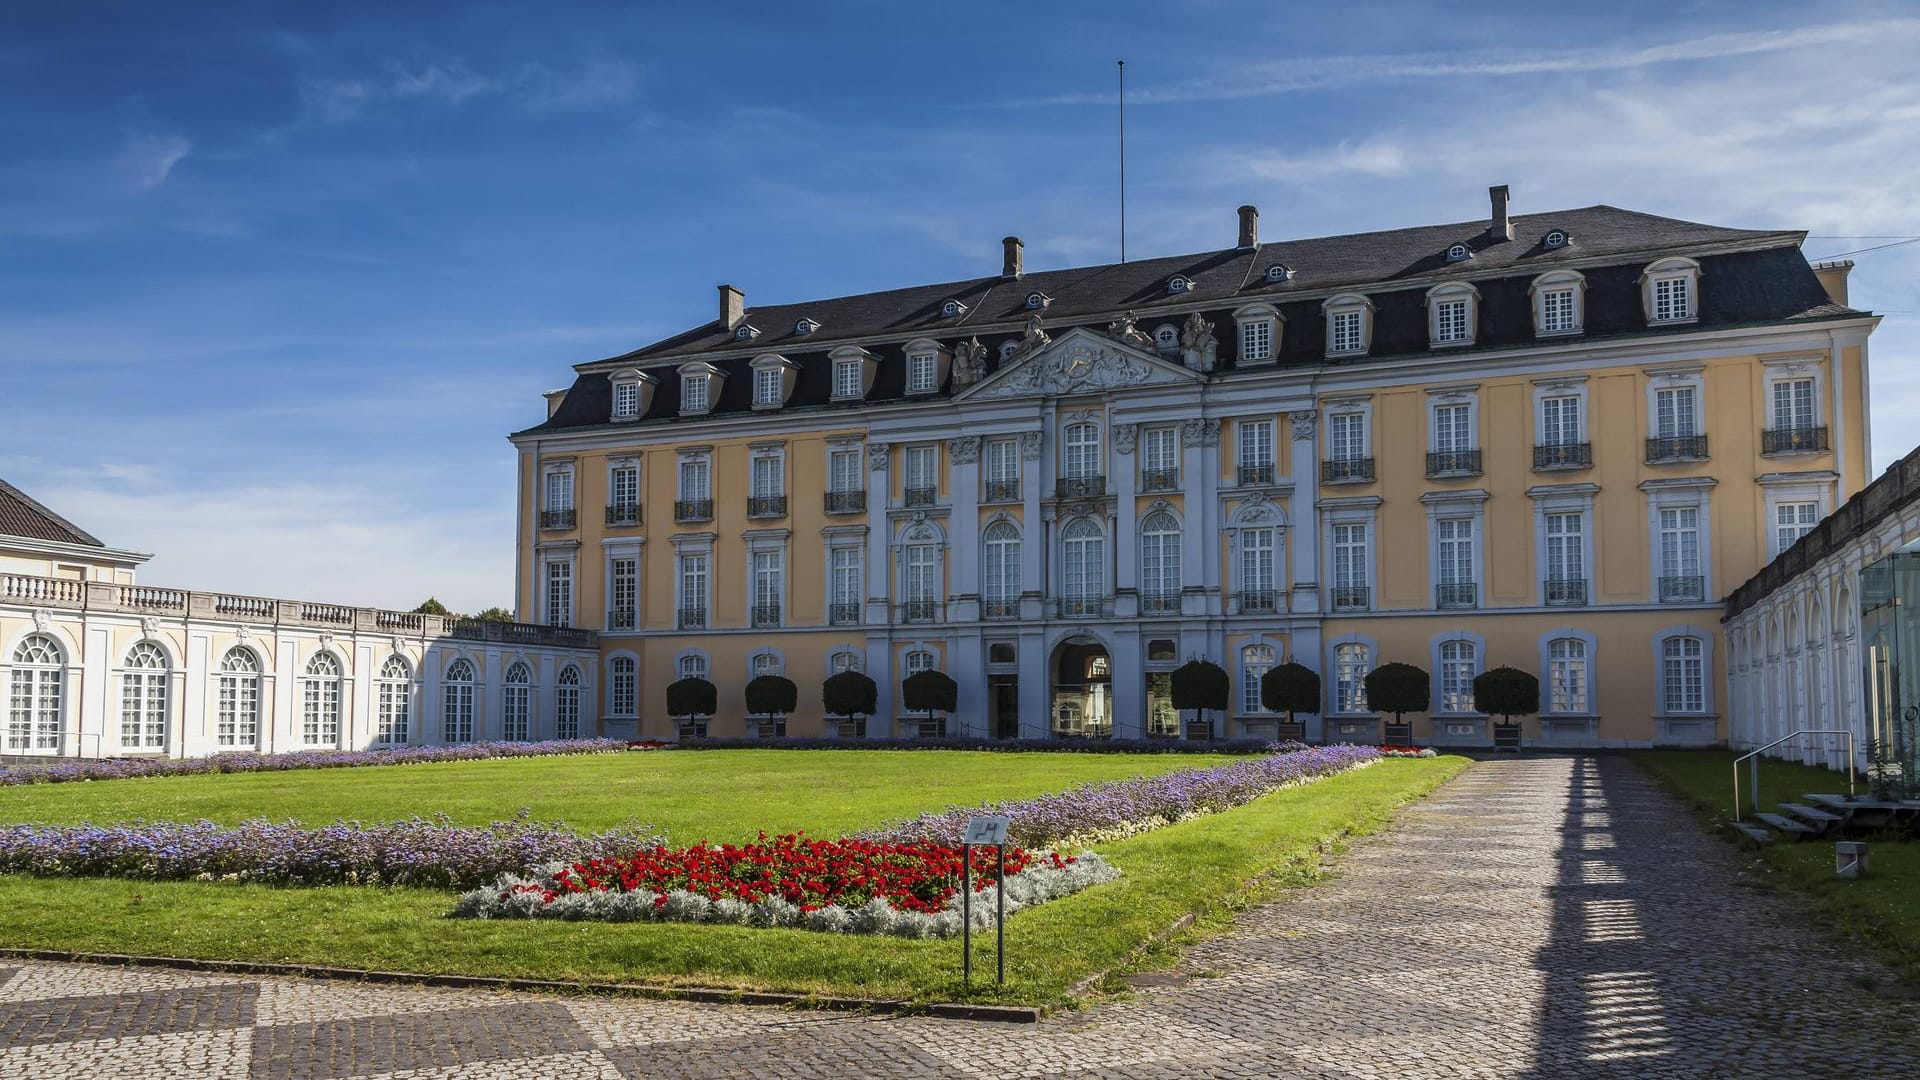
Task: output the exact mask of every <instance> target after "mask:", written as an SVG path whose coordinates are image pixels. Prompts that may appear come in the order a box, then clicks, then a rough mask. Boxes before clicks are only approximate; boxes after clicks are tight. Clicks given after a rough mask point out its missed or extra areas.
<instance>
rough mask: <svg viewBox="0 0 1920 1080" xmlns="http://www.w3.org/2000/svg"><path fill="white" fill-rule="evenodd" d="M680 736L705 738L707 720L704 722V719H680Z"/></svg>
mask: <svg viewBox="0 0 1920 1080" xmlns="http://www.w3.org/2000/svg"><path fill="white" fill-rule="evenodd" d="M680 737H681V738H683V739H704V738H706V737H707V722H706V721H705V720H682V721H680Z"/></svg>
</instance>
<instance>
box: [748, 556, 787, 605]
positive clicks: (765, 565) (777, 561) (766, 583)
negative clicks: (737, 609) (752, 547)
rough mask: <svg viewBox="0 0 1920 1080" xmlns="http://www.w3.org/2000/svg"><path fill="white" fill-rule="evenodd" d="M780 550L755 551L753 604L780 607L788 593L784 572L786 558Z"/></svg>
mask: <svg viewBox="0 0 1920 1080" xmlns="http://www.w3.org/2000/svg"><path fill="white" fill-rule="evenodd" d="M782 555H783V553H782V552H778V551H756V552H754V553H753V606H754V607H755V608H760V609H766V608H773V609H776V610H777V609H778V608H779V607H780V601H781V599H782V598H783V597H784V596H785V595H786V589H785V587H784V578H785V574H784V573H783V570H784V567H785V562H786V560H785V559H784V558H783V557H782Z"/></svg>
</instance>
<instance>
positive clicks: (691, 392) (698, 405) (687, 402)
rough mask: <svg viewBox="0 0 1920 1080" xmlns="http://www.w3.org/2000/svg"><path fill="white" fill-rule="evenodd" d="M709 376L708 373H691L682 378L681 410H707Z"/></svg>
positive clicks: (695, 411) (691, 411) (694, 411)
mask: <svg viewBox="0 0 1920 1080" xmlns="http://www.w3.org/2000/svg"><path fill="white" fill-rule="evenodd" d="M708 378H709V376H706V375H689V376H687V377H686V378H684V379H681V380H680V411H681V412H690V413H698V412H706V411H707V379H708Z"/></svg>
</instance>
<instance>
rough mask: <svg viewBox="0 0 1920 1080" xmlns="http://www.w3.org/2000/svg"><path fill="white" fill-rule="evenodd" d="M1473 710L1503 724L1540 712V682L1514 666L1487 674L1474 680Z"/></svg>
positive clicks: (1496, 669) (1493, 670)
mask: <svg viewBox="0 0 1920 1080" xmlns="http://www.w3.org/2000/svg"><path fill="white" fill-rule="evenodd" d="M1473 707H1474V708H1476V709H1478V710H1480V711H1481V712H1483V713H1486V714H1488V715H1489V716H1498V717H1500V718H1501V720H1502V722H1503V723H1507V724H1512V723H1516V721H1515V720H1514V719H1513V718H1514V717H1516V716H1528V715H1531V714H1533V713H1537V712H1539V711H1540V680H1539V679H1537V678H1535V677H1534V676H1533V675H1532V674H1531V673H1529V672H1525V671H1521V670H1520V669H1519V668H1514V667H1497V668H1493V669H1492V670H1490V671H1483V672H1481V673H1480V674H1479V675H1477V676H1475V678H1474V680H1473Z"/></svg>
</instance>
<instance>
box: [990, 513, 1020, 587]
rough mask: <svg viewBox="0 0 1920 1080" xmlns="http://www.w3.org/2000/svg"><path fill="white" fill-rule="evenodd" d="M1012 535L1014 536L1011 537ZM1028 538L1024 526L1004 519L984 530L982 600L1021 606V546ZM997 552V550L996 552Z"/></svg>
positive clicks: (992, 523)
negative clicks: (1022, 527)
mask: <svg viewBox="0 0 1920 1080" xmlns="http://www.w3.org/2000/svg"><path fill="white" fill-rule="evenodd" d="M1009 532H1011V533H1012V535H1011V536H1008V535H1007V534H1008V533H1009ZM1024 543H1026V536H1025V535H1024V533H1023V531H1022V530H1021V528H1020V523H1019V522H1017V521H1014V520H1013V519H1011V518H1006V517H1002V518H1000V519H998V520H996V521H991V522H988V523H987V526H986V527H985V528H984V529H981V530H980V599H981V600H983V601H986V602H989V603H1000V604H1016V605H1017V604H1018V603H1019V602H1020V591H1021V589H1022V588H1024V586H1023V585H1022V583H1021V576H1022V567H1021V556H1022V548H1021V545H1022V544H1024ZM996 549H997V550H996Z"/></svg>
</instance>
